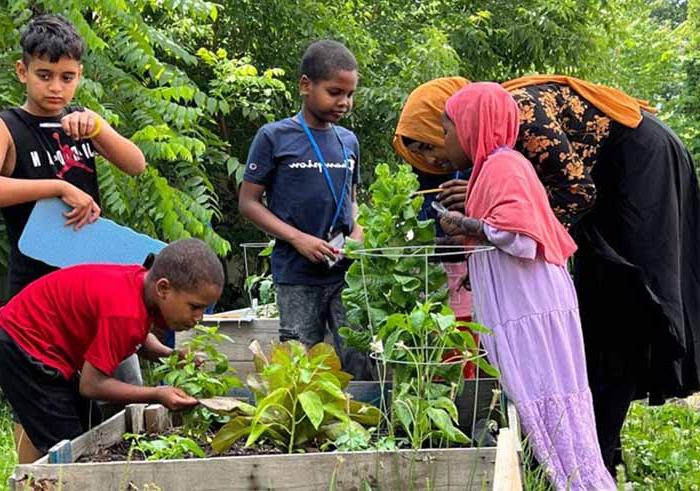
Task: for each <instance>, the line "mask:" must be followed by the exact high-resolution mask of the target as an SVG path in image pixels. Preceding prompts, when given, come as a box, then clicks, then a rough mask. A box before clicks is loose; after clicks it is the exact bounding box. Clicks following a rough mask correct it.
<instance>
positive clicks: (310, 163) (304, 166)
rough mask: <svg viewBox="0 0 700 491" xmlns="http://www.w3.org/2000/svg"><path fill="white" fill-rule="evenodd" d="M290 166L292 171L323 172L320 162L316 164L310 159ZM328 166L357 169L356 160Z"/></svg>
mask: <svg viewBox="0 0 700 491" xmlns="http://www.w3.org/2000/svg"><path fill="white" fill-rule="evenodd" d="M288 165H289V168H290V169H318V172H323V169H322V165H323V164H321V163H320V162H314V161H313V160H311V159H309V160H306V161H304V162H292V163H290V164H288ZM326 166H327V167H328V168H329V169H350V171H352V170H354V169H355V160H354V159H348V160H347V163H346V162H327V163H326Z"/></svg>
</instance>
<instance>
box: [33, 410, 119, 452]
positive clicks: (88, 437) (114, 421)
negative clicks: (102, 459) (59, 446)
mask: <svg viewBox="0 0 700 491" xmlns="http://www.w3.org/2000/svg"><path fill="white" fill-rule="evenodd" d="M125 432H126V418H125V417H124V411H120V412H118V413H117V414H115V415H114V416H112V417H111V418H109V419H108V420H106V421H103V422H102V423H101V424H99V425H98V426H95V427H94V428H93V429H92V430H90V431H87V432H85V433H83V434H82V435H80V436H79V437H77V438H75V439H74V440H73V441H72V442H71V443H72V447H73V448H72V451H73V460H77V459H79V458H80V457H81V456H83V455H85V454H86V453H90V452H95V451H96V450H98V449H100V448H106V447H111V446H112V445H114V444H115V443H117V442H119V441H121V439H122V435H123V434H124V433H125ZM37 463H38V462H37Z"/></svg>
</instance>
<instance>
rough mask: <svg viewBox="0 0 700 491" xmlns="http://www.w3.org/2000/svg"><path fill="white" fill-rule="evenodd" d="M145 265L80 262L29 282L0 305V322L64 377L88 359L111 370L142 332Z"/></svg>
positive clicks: (145, 321) (145, 320) (144, 324)
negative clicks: (0, 306)
mask: <svg viewBox="0 0 700 491" xmlns="http://www.w3.org/2000/svg"><path fill="white" fill-rule="evenodd" d="M145 276H146V269H144V268H143V267H141V266H124V265H118V264H86V265H80V266H73V267H70V268H65V269H61V270H58V271H55V272H53V273H51V274H48V275H46V276H44V277H42V278H40V279H38V280H36V281H35V282H33V283H31V284H29V285H28V286H27V287H25V288H24V289H23V290H22V291H21V292H19V293H18V294H17V295H16V296H15V297H13V298H12V299H11V300H10V301H9V302H8V303H7V305H5V306H4V307H2V308H0V328H2V329H4V330H5V331H6V332H7V334H8V335H9V336H10V337H11V338H12V339H13V340H14V341H15V342H16V343H17V344H18V345H19V346H20V347H21V348H22V349H23V350H24V351H26V352H27V353H28V354H29V355H31V356H32V357H34V358H35V359H37V360H39V361H40V362H42V363H44V364H46V365H48V366H50V367H53V368H55V369H57V370H59V371H60V372H61V373H62V374H63V376H64V377H65V378H66V379H70V378H71V377H72V376H73V374H74V373H75V371H76V370H79V369H81V368H82V366H83V363H84V362H85V361H89V362H90V363H91V364H92V365H93V366H94V367H95V368H97V369H98V370H100V371H101V372H103V373H105V374H106V375H112V373H113V372H114V370H115V368H117V365H119V363H121V361H122V360H123V359H124V358H126V357H127V356H129V355H131V354H133V353H134V352H135V351H136V349H137V348H138V346H139V345H140V344H142V343H143V342H144V340H145V339H146V336H147V335H148V332H149V329H150V327H151V324H152V322H153V319H152V318H150V317H149V315H148V312H147V311H146V305H145V303H144V300H143V283H144V278H145Z"/></svg>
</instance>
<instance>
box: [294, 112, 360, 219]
mask: <svg viewBox="0 0 700 491" xmlns="http://www.w3.org/2000/svg"><path fill="white" fill-rule="evenodd" d="M297 116H299V123H300V124H301V127H302V128H304V133H306V137H307V138H308V139H309V143H311V148H313V150H314V153H315V154H316V158H318V161H319V163H320V164H321V171H322V172H323V177H324V178H325V179H326V184H328V188H329V189H330V190H331V195H332V196H333V202H334V203H335V206H336V209H335V214H334V215H333V221H332V222H331V228H330V231H331V232H332V231H333V229H334V228H335V224H336V222H337V221H338V218H339V217H340V212H341V211H342V209H343V203H344V202H345V195H346V194H348V193H346V192H345V188H346V186H347V182H348V175H349V173H348V160H349V159H348V151H347V149H346V148H345V144H344V143H343V140H341V138H340V135H339V134H338V130H337V129H336V128H335V126H331V128H333V132H334V133H335V136H336V138H338V142H339V143H340V148H341V150H342V151H343V166H344V167H343V172H344V174H343V187H342V188H340V199H338V195H337V194H336V192H335V186H334V185H333V179H331V173H330V171H329V170H328V164H327V163H326V159H324V158H323V154H322V153H321V149H320V148H319V146H318V143H316V139H315V138H314V135H313V134H311V130H310V129H309V127H308V125H307V124H306V121H304V116H303V115H302V114H301V112H299V114H298V115H297Z"/></svg>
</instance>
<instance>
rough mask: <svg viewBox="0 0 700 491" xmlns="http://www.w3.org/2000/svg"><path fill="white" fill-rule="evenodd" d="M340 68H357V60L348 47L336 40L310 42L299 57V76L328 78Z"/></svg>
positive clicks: (315, 78) (316, 78)
mask: <svg viewBox="0 0 700 491" xmlns="http://www.w3.org/2000/svg"><path fill="white" fill-rule="evenodd" d="M341 70H346V71H349V72H351V71H354V70H357V60H355V55H353V54H352V53H351V52H350V50H349V49H348V48H346V47H345V45H343V44H342V43H339V42H338V41H333V40H331V39H323V40H321V41H316V42H315V43H312V44H311V45H310V46H309V47H308V48H306V51H305V52H304V56H303V57H302V58H301V65H300V67H299V76H302V75H306V76H307V77H309V78H310V79H311V80H312V81H314V82H318V81H319V80H330V79H331V78H333V76H334V75H335V74H336V72H339V71H341Z"/></svg>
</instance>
